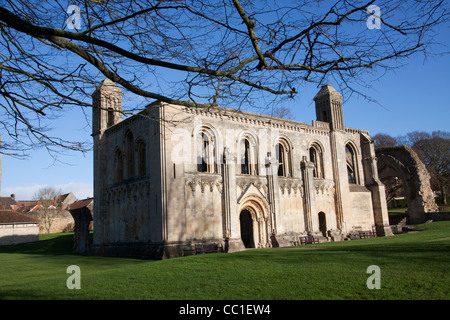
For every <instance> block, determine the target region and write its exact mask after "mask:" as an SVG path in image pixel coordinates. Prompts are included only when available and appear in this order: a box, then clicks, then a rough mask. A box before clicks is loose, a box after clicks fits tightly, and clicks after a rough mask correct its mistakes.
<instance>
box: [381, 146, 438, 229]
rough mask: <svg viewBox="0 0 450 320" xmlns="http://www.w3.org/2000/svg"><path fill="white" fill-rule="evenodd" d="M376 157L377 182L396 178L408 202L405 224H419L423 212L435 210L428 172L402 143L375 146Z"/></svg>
mask: <svg viewBox="0 0 450 320" xmlns="http://www.w3.org/2000/svg"><path fill="white" fill-rule="evenodd" d="M376 156H377V158H378V175H379V178H380V180H381V181H386V179H388V178H390V177H398V178H399V179H401V180H402V182H403V186H404V189H405V194H406V199H407V203H408V211H407V213H408V219H407V223H411V224H416V223H422V222H424V221H425V220H427V217H426V213H428V212H437V211H439V210H438V207H437V205H436V202H435V201H434V196H433V191H432V190H431V186H430V174H429V173H428V170H427V168H426V167H425V165H424V164H423V162H422V161H421V160H420V159H419V157H418V156H417V154H416V153H415V152H414V150H413V149H411V148H410V147H408V146H405V145H403V146H398V147H385V148H379V149H377V150H376Z"/></svg>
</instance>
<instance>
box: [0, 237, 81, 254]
mask: <svg viewBox="0 0 450 320" xmlns="http://www.w3.org/2000/svg"><path fill="white" fill-rule="evenodd" d="M43 236H44V239H42V240H39V241H35V242H28V243H21V244H14V245H7V246H0V253H24V254H49V255H62V254H65V255H66V254H72V251H73V233H67V234H55V235H43ZM41 237H42V236H41Z"/></svg>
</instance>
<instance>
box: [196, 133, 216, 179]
mask: <svg viewBox="0 0 450 320" xmlns="http://www.w3.org/2000/svg"><path fill="white" fill-rule="evenodd" d="M196 148H197V151H196V152H197V171H198V172H210V173H215V172H217V166H216V161H215V160H214V159H215V156H214V155H215V153H216V148H215V139H214V136H213V135H212V134H210V133H209V132H207V131H202V132H200V133H199V134H197V136H196Z"/></svg>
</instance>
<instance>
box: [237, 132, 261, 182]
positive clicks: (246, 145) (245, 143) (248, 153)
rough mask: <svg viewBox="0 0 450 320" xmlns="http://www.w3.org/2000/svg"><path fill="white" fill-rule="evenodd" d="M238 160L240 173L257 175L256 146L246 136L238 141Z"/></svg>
mask: <svg viewBox="0 0 450 320" xmlns="http://www.w3.org/2000/svg"><path fill="white" fill-rule="evenodd" d="M240 161H241V174H250V175H258V159H257V148H256V145H255V144H253V143H250V139H248V138H244V139H242V140H241V142H240Z"/></svg>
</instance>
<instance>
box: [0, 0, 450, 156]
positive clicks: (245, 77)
mask: <svg viewBox="0 0 450 320" xmlns="http://www.w3.org/2000/svg"><path fill="white" fill-rule="evenodd" d="M1 3H2V5H1V7H0V33H1V41H0V105H1V108H2V112H1V116H0V124H1V129H2V131H4V132H6V133H7V135H8V137H7V138H8V139H6V140H5V142H4V143H3V147H2V150H0V152H3V153H7V152H10V153H13V154H20V153H21V152H26V151H27V150H28V149H32V148H35V147H42V146H44V147H47V148H48V149H52V150H58V149H59V148H63V149H72V150H79V151H86V150H88V149H89V148H90V143H88V142H84V141H76V139H75V141H72V140H70V139H69V140H66V139H63V138H61V137H57V136H53V135H52V131H51V130H49V129H50V127H51V124H52V121H53V120H54V119H56V118H57V117H58V116H60V115H61V113H62V112H65V111H67V110H70V109H74V108H75V109H81V110H82V111H83V112H86V111H85V110H87V108H90V107H92V105H91V98H90V95H91V93H92V92H93V91H94V90H95V86H96V85H98V84H99V83H100V81H102V80H103V79H104V78H105V77H107V78H109V79H111V80H112V81H114V82H115V83H117V84H118V85H119V86H120V87H121V88H122V89H123V90H124V92H125V94H126V95H127V96H128V97H133V96H135V97H139V98H141V102H140V103H138V104H136V103H134V101H133V106H131V105H129V104H127V103H126V101H125V103H124V106H125V109H124V112H125V113H126V114H133V113H136V111H138V109H142V108H143V107H145V105H147V104H148V103H150V102H151V101H153V100H154V99H159V100H162V101H165V102H170V103H176V104H180V105H184V106H187V107H210V106H216V105H219V106H224V107H227V108H235V109H247V110H248V109H249V108H259V110H260V112H261V113H263V112H264V110H267V108H269V107H270V106H274V105H276V104H279V103H282V102H283V99H289V98H291V97H293V96H295V95H296V94H301V93H302V88H303V87H304V85H305V83H308V82H312V83H316V84H317V85H318V86H320V85H321V84H324V83H327V82H329V81H333V82H334V83H338V84H340V85H341V87H340V90H344V91H345V90H354V89H353V88H354V85H355V84H361V82H362V81H363V78H364V77H365V75H366V74H367V73H368V72H373V73H374V74H375V75H377V76H379V75H380V74H382V73H383V72H384V71H385V70H389V69H392V68H395V67H398V66H399V65H400V64H401V63H403V62H404V61H405V58H408V57H409V56H411V55H412V54H415V53H417V52H424V53H427V52H428V48H429V46H430V45H433V37H434V36H435V27H437V26H439V25H440V24H442V23H446V22H447V21H448V18H449V13H448V9H447V8H446V3H445V1H432V0H429V1H426V0H408V1H402V0H390V1H383V2H376V1H321V0H317V1H275V0H273V1H269V0H266V1H250V0H241V1H239V0H203V1H200V0H195V1H194V0H192V1H189V0H176V1H156V0H155V1H150V0H148V1H141V0H139V1H121V0H98V1H94V0H84V1H71V3H70V4H74V5H76V6H77V7H78V8H79V9H80V10H79V12H77V11H76V10H75V11H73V10H69V12H67V9H68V8H67V5H68V3H67V1H54V0H48V1H45V0H44V1H42V0H39V1H38V0H34V1H33V0H31V1H24V0H16V1H8V0H6V1H2V2H1ZM374 4H375V5H378V6H379V7H380V10H381V16H380V17H379V19H380V22H381V29H375V30H370V29H369V28H368V27H367V25H366V22H367V20H368V18H370V17H373V16H371V15H370V14H369V13H368V11H367V8H368V7H369V6H370V5H374ZM78 18H79V19H78ZM377 18H378V17H377ZM76 19H78V20H79V21H80V22H81V24H80V25H78V21H75V20H76ZM74 26H75V29H71V28H73V27H74ZM130 104H131V103H130ZM82 111H80V112H82ZM86 114H90V112H86ZM88 117H89V116H87V118H88ZM5 136H6V135H4V137H3V138H4V139H5Z"/></svg>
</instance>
